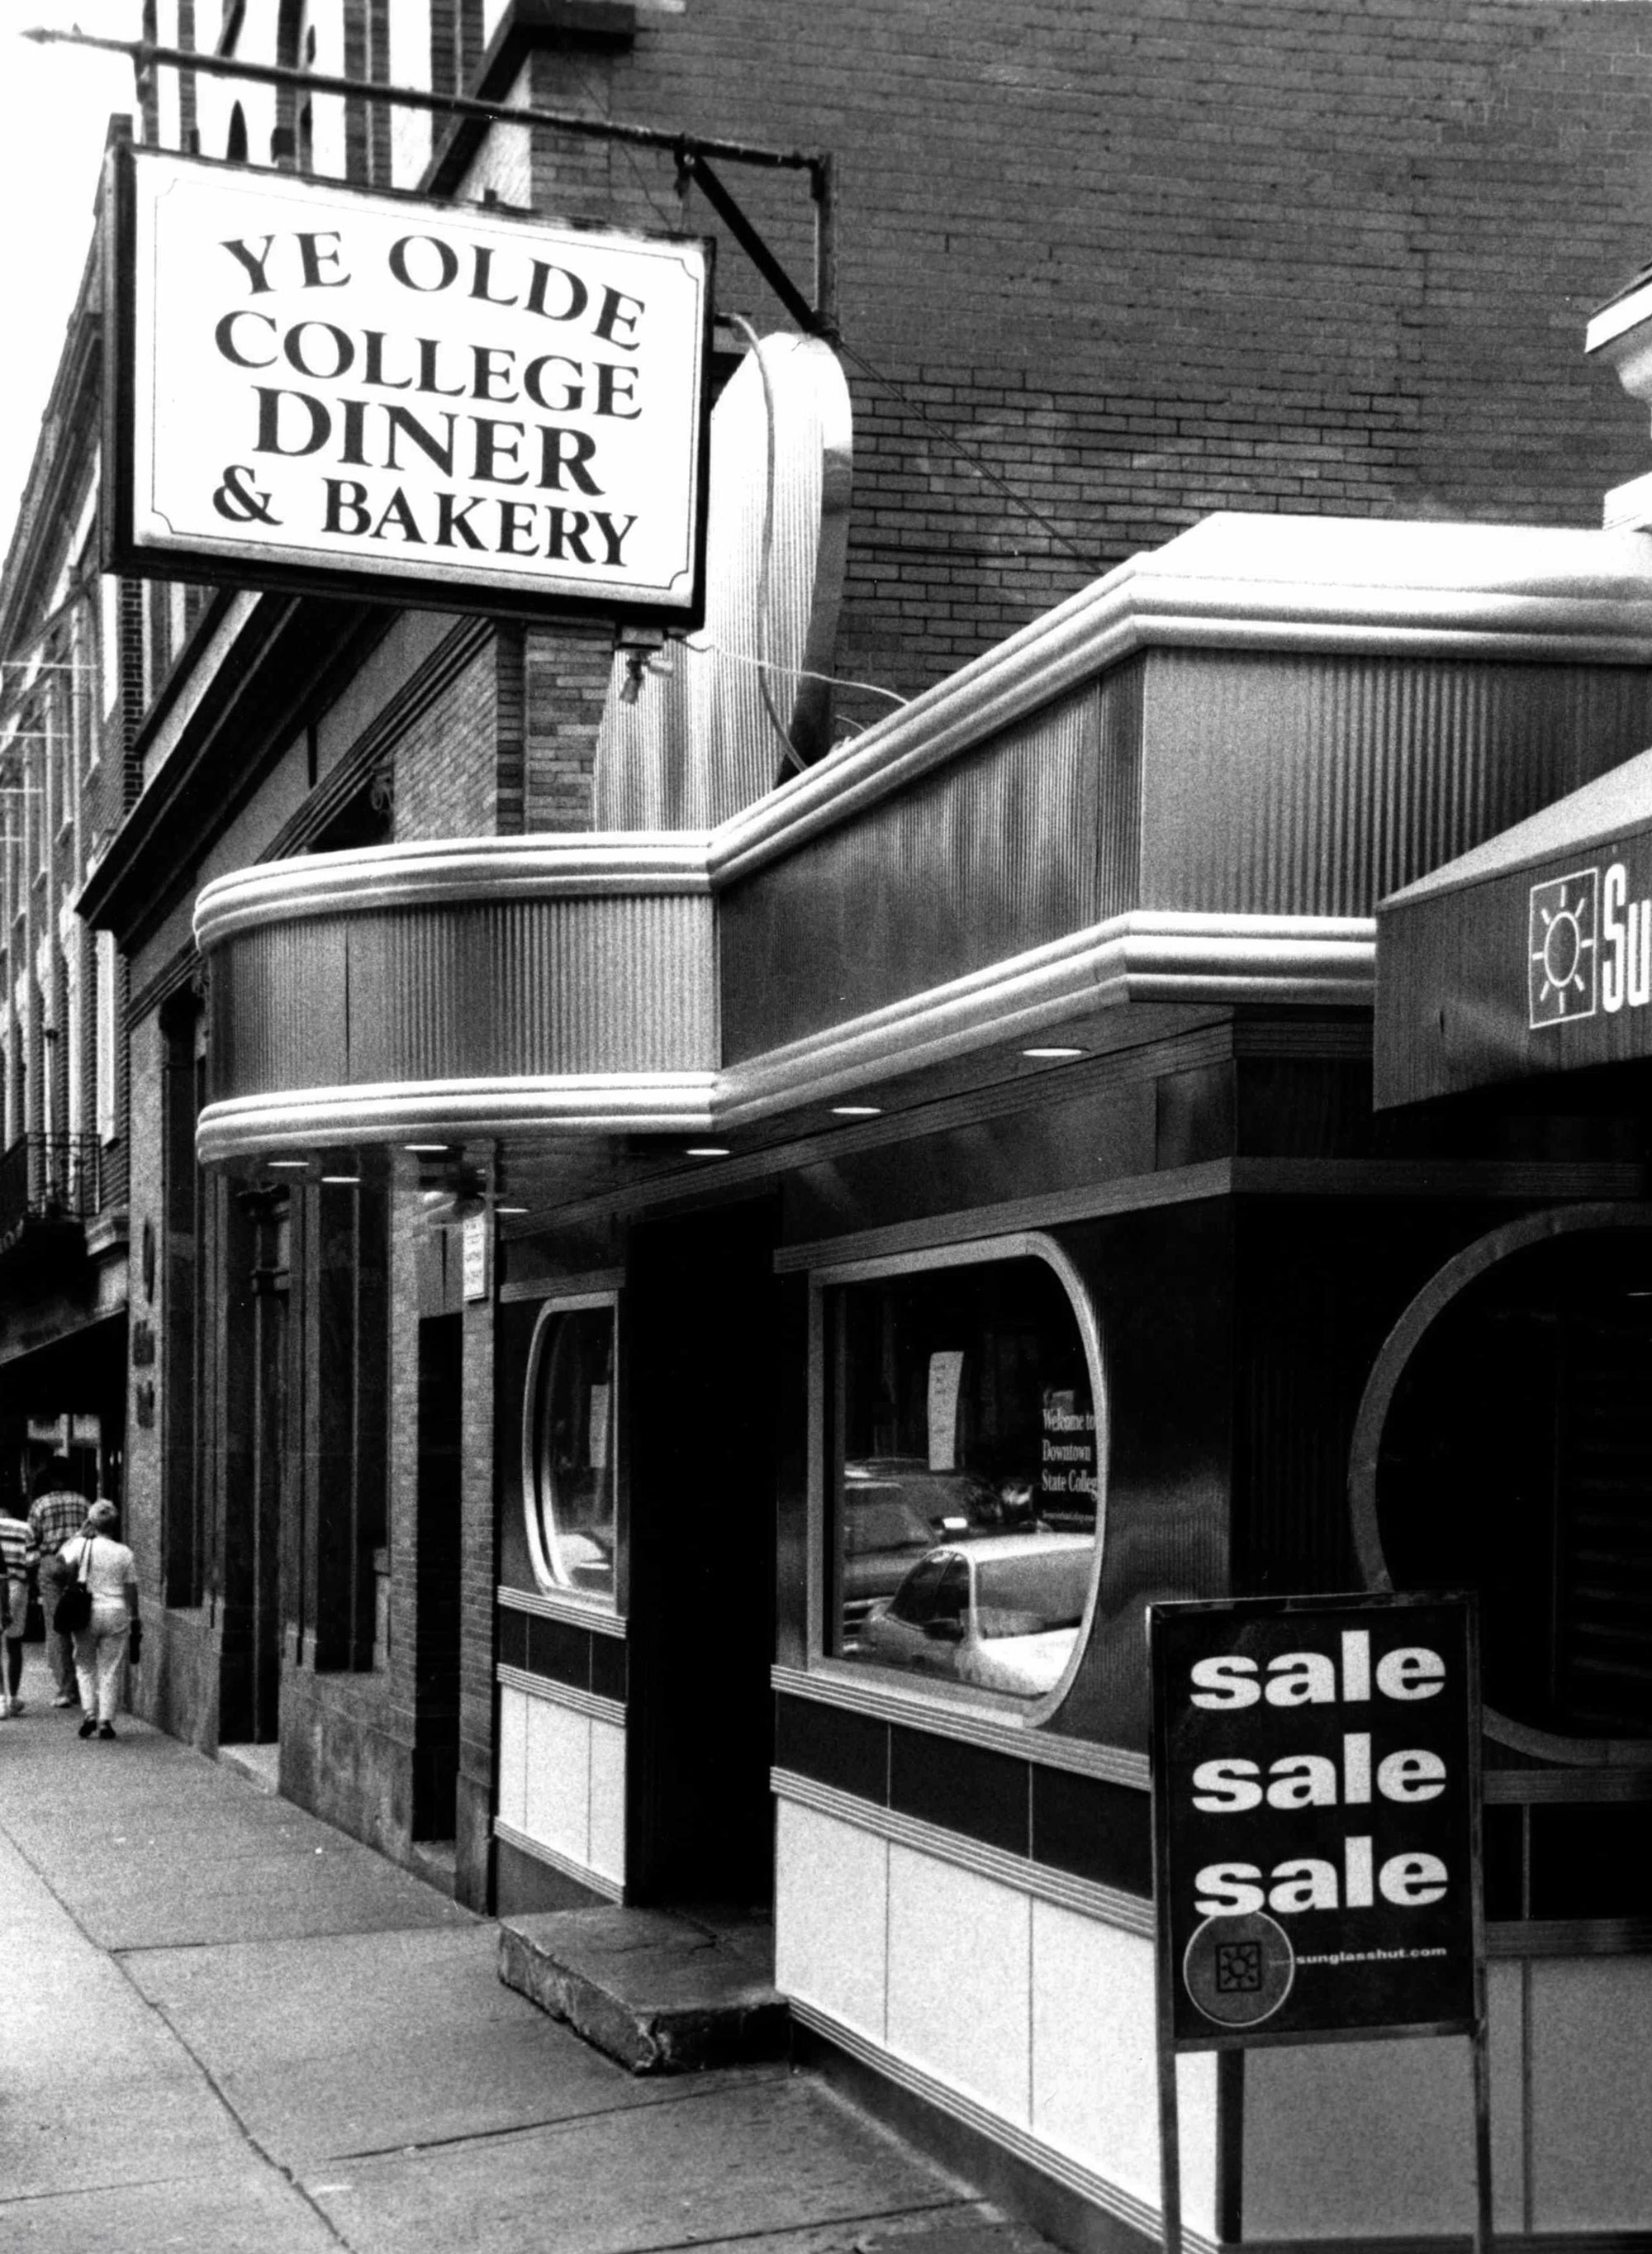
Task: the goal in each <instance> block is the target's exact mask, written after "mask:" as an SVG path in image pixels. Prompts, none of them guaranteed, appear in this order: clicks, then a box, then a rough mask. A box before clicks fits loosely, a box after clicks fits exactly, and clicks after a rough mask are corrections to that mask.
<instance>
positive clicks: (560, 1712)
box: [522, 1698, 591, 1863]
mask: <svg viewBox="0 0 1652 2254" xmlns="http://www.w3.org/2000/svg"><path fill="white" fill-rule="evenodd" d="M590 1789H591V1725H590V1723H589V1720H588V1719H587V1718H586V1717H585V1716H584V1715H583V1714H575V1713H571V1712H569V1711H568V1708H567V1707H566V1706H558V1705H553V1703H552V1702H551V1700H550V1699H548V1698H530V1699H529V1700H528V1717H527V1800H526V1810H525V1812H524V1817H523V1823H522V1829H523V1830H524V1831H526V1833H527V1835H528V1837H529V1838H532V1839H538V1840H540V1841H541V1842H542V1843H543V1844H544V1845H546V1846H547V1847H554V1848H555V1849H556V1850H557V1852H559V1853H560V1854H563V1855H571V1856H572V1857H573V1858H574V1859H575V1862H578V1863H585V1862H589V1859H590Z"/></svg>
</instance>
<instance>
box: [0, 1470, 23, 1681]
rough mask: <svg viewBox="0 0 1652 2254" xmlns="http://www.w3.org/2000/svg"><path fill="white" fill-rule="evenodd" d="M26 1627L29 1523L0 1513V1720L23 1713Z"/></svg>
mask: <svg viewBox="0 0 1652 2254" xmlns="http://www.w3.org/2000/svg"><path fill="white" fill-rule="evenodd" d="M28 1624H29V1522H28V1520H27V1519H26V1518H14V1517H12V1516H11V1514H10V1511H9V1510H0V1720H3V1719H5V1717H6V1716H7V1715H9V1714H20V1713H21V1712H23V1700H22V1699H21V1698H19V1697H18V1695H17V1693H18V1691H19V1689H20V1687H21V1685H22V1682H23V1635H24V1629H25V1628H27V1627H28Z"/></svg>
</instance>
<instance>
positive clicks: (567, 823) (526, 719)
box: [522, 627, 614, 830]
mask: <svg viewBox="0 0 1652 2254" xmlns="http://www.w3.org/2000/svg"><path fill="white" fill-rule="evenodd" d="M613 658H614V637H613V635H612V634H611V633H610V631H609V629H608V628H607V627H590V628H586V629H583V630H582V629H578V628H573V627H569V628H565V629H563V630H562V631H561V632H560V633H556V634H551V633H548V632H544V631H540V630H535V631H534V632H533V633H531V634H527V635H526V637H525V647H524V650H523V729H524V736H523V780H522V788H523V806H524V815H525V827H526V828H527V829H529V830H589V828H590V826H591V774H592V769H593V766H594V763H595V760H596V732H597V729H598V727H599V726H600V725H601V722H602V718H603V703H604V701H605V699H606V697H607V695H608V681H609V676H610V672H611V670H612V667H613Z"/></svg>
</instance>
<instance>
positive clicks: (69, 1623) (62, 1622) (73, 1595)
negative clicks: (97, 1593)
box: [52, 1534, 96, 1635]
mask: <svg viewBox="0 0 1652 2254" xmlns="http://www.w3.org/2000/svg"><path fill="white" fill-rule="evenodd" d="M95 1539H96V1537H95V1536H94V1535H91V1534H87V1535H85V1536H83V1537H81V1545H80V1565H79V1568H78V1569H77V1571H76V1572H75V1576H74V1579H73V1580H72V1581H71V1582H70V1583H69V1584H68V1585H67V1586H66V1588H65V1590H64V1592H63V1593H62V1595H61V1596H60V1597H59V1599H58V1601H57V1605H56V1607H55V1608H54V1609H53V1612H52V1628H53V1630H54V1632H55V1633H56V1634H57V1635H79V1633H80V1630H81V1629H82V1628H87V1627H89V1626H90V1625H91V1621H92V1586H91V1582H90V1580H89V1579H88V1578H87V1577H88V1576H89V1574H90V1573H91V1571H92V1544H93V1543H94V1540H95Z"/></svg>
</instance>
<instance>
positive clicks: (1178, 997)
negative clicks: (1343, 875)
mask: <svg viewBox="0 0 1652 2254" xmlns="http://www.w3.org/2000/svg"><path fill="white" fill-rule="evenodd" d="M1375 963H1376V925H1375V923H1374V921H1371V920H1370V919H1368V918H1363V917H1332V916H1321V917H1307V916H1213V915H1173V914H1160V913H1149V912H1138V913H1136V914H1131V915H1125V916H1116V917H1113V918H1111V919H1110V920H1109V921H1107V922H1105V923H1103V924H1098V925H1095V926H1092V927H1091V928H1090V929H1088V930H1086V931H1082V932H1076V933H1074V934H1072V935H1070V937H1068V938H1065V939H1063V940H1060V941H1057V942H1054V943H1052V944H1051V945H1049V946H1046V947H1040V948H1035V949H1030V950H1028V952H1027V953H1025V954H1021V955H1017V956H1012V957H1010V958H1009V959H1007V961H1005V962H1002V963H994V964H993V965H991V966H990V967H989V968H988V969H986V970H979V971H976V972H973V973H972V974H971V975H970V976H969V977H965V978H959V979H956V980H953V981H951V983H949V984H946V985H944V986H941V987H937V988H931V989H930V990H929V991H926V992H924V993H922V994H919V995H916V996H913V997H912V998H910V999H908V1000H905V1001H902V1002H899V1003H896V1004H894V1005H891V1006H889V1007H888V1008H886V1009H882V1010H877V1011H874V1012H868V1013H867V1014H865V1015H863V1016H861V1017H859V1018H855V1019H850V1020H849V1021H847V1023H845V1024H843V1025H840V1026H833V1027H831V1028H830V1029H829V1030H827V1031H826V1032H823V1033H817V1034H812V1035H810V1036H809V1037H807V1038H806V1039H805V1040H798V1041H795V1042H791V1043H790V1044H788V1045H786V1046H785V1047H779V1048H775V1049H772V1050H770V1051H768V1052H767V1053H766V1054H763V1055H761V1056H758V1057H756V1058H753V1059H751V1060H749V1061H747V1062H744V1063H742V1064H740V1065H737V1066H734V1067H731V1068H724V1069H721V1070H705V1071H698V1072H695V1071H685V1072H674V1073H673V1072H664V1073H661V1072H652V1073H651V1072H647V1071H640V1070H639V1071H637V1072H624V1071H619V1072H605V1073H604V1072H586V1073H579V1072H573V1073H562V1074H555V1075H543V1076H529V1075H522V1076H519V1077H510V1078H505V1077H498V1076H491V1077H481V1076H478V1077H477V1078H475V1079H469V1078H466V1079H447V1080H437V1079H431V1080H422V1081H417V1082H413V1081H387V1082H380V1083H377V1084H373V1085H368V1086H351V1085H349V1084H345V1083H338V1084H332V1085H327V1086H312V1087H298V1086H291V1085H289V1086H287V1087H285V1088H282V1089H278V1090H275V1091H274V1092H271V1093H268V1094H255V1095H245V1096H234V1097H231V1098H228V1099H226V1100H222V1101H220V1102H217V1103H212V1104H209V1105H208V1106H207V1108H206V1110H204V1111H203V1112H202V1114H201V1117H200V1123H199V1156H200V1158H201V1159H202V1160H203V1162H205V1163H207V1164H211V1163H213V1162H214V1161H221V1160H224V1159H233V1158H237V1157H255V1156H259V1155H262V1154H266V1153H268V1152H273V1151H281V1150H300V1149H309V1148H312V1147H314V1146H315V1145H329V1144H350V1143H373V1142H390V1141H394V1140H395V1139H396V1138H398V1137H401V1136H403V1135H407V1134H409V1133H413V1132H434V1133H439V1134H441V1135H443V1137H446V1138H451V1139H453V1140H455V1141H462V1140H465V1139H469V1138H475V1137H484V1136H492V1135H503V1134H510V1133H533V1134H536V1135H540V1136H544V1135H547V1134H552V1133H554V1132H556V1131H559V1130H560V1131H567V1132H568V1133H570V1134H573V1135H578V1136H593V1135H602V1134H667V1135H669V1134H675V1135H683V1134H706V1133H708V1132H709V1133H715V1132H717V1131H720V1130H722V1129H726V1128H732V1127H735V1126H740V1125H743V1124H749V1123H751V1122H754V1121H756V1120H760V1119H763V1118H765V1117H770V1116H775V1115H778V1114H782V1113H784V1112H785V1111H787V1110H790V1109H791V1108H792V1107H794V1106H796V1105H798V1104H803V1103H816V1102H819V1101H820V1100H823V1099H825V1098H826V1097H829V1096H833V1095H842V1094H845V1093H847V1092H848V1091H850V1090H852V1089H854V1088H856V1087H858V1086H861V1085H863V1084H864V1083H865V1082H868V1080H873V1079H875V1078H878V1077H881V1076H882V1075H888V1074H889V1073H891V1072H894V1071H903V1072H904V1071H911V1070H915V1069H917V1068H921V1067H924V1066H926V1065H932V1064H938V1063H940V1062H943V1061H945V1060H946V1059H948V1058H951V1057H956V1056H960V1055H964V1054H968V1053H970V1052H971V1051H973V1050H979V1049H981V1048H985V1047H990V1046H991V1045H993V1044H994V1043H1000V1042H1010V1041H1014V1040H1025V1039H1027V1038H1028V1037H1030V1036H1033V1035H1035V1034H1036V1033H1039V1032H1040V1031H1042V1030H1043V1029H1044V1028H1046V1027H1048V1026H1052V1025H1056V1024H1058V1023H1061V1022H1062V1021H1063V1020H1069V1021H1070V1019H1072V1017H1073V1016H1074V1014H1075V1013H1076V1012H1081V1011H1089V1010H1094V1009H1101V1008H1107V1007H1111V1006H1116V1005H1123V1004H1125V1003H1128V1002H1154V1003H1166V1002H1182V1003H1188V1004H1206V1005H1209V1004H1210V1003H1213V1002H1214V1003H1224V1004H1236V1003H1245V1002H1291V1003H1299V1004H1300V1003H1315V1004H1319V1005H1340V1006H1343V1007H1348V1006H1356V1007H1357V1006H1369V1005H1370V1000H1371V994H1372V986H1373V980H1374V975H1375Z"/></svg>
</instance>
